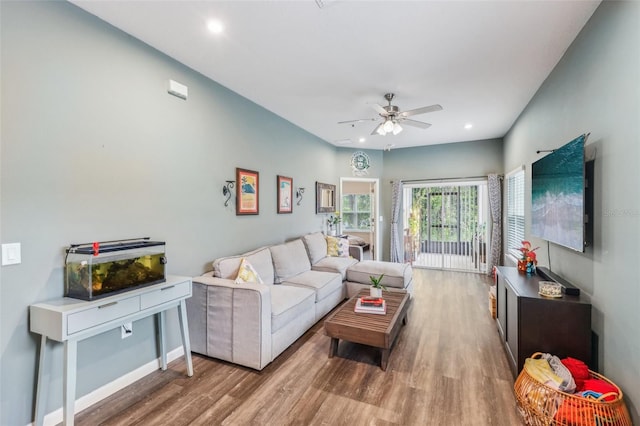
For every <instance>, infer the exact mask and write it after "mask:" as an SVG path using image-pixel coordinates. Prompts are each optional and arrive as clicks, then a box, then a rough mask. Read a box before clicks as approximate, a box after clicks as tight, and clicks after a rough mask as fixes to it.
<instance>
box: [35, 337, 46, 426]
mask: <svg viewBox="0 0 640 426" xmlns="http://www.w3.org/2000/svg"><path fill="white" fill-rule="evenodd" d="M46 358H47V336H44V335H43V336H42V337H41V338H40V356H39V361H38V384H37V385H36V412H35V414H34V422H35V424H36V426H42V425H43V424H44V410H46V409H47V407H46V405H47V400H48V398H47V397H48V395H49V368H47V367H48V366H47V365H46Z"/></svg>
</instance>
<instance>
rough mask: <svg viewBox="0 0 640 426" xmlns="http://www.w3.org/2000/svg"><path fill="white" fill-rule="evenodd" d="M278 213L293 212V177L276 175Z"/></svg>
mask: <svg viewBox="0 0 640 426" xmlns="http://www.w3.org/2000/svg"><path fill="white" fill-rule="evenodd" d="M277 184H278V187H277V188H278V214H286V213H292V212H293V178H290V177H287V176H281V175H278V176H277Z"/></svg>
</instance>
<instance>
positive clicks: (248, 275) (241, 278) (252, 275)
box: [235, 257, 264, 284]
mask: <svg viewBox="0 0 640 426" xmlns="http://www.w3.org/2000/svg"><path fill="white" fill-rule="evenodd" d="M235 283H236V284H245V283H258V284H264V283H263V281H262V278H260V275H259V274H258V272H257V271H256V270H255V268H254V267H253V265H251V262H249V261H248V260H247V258H246V257H245V258H243V259H242V261H241V262H240V268H239V269H238V276H237V277H236V280H235Z"/></svg>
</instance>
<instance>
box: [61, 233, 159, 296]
mask: <svg viewBox="0 0 640 426" xmlns="http://www.w3.org/2000/svg"><path fill="white" fill-rule="evenodd" d="M166 263H167V258H166V257H165V243H164V242H160V241H149V240H148V239H139V240H123V241H110V242H102V243H99V242H95V243H88V244H75V245H72V246H70V247H69V248H68V249H67V256H66V258H65V296H67V297H73V298H76V299H83V300H94V299H99V298H101V297H106V296H111V295H113V294H116V293H121V292H124V291H129V290H133V289H136V288H139V287H142V286H147V285H151V284H156V283H160V282H164V281H165V264H166Z"/></svg>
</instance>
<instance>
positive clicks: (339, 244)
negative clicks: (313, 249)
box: [327, 236, 349, 257]
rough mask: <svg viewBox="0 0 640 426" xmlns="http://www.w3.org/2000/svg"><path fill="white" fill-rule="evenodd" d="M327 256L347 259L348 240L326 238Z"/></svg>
mask: <svg viewBox="0 0 640 426" xmlns="http://www.w3.org/2000/svg"><path fill="white" fill-rule="evenodd" d="M327 256H331V257H349V240H348V239H346V238H338V237H329V236H328V237H327Z"/></svg>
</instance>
